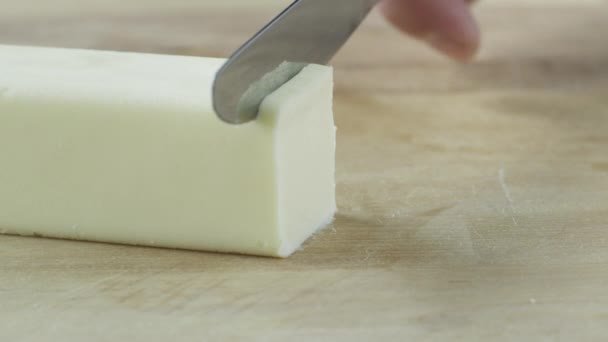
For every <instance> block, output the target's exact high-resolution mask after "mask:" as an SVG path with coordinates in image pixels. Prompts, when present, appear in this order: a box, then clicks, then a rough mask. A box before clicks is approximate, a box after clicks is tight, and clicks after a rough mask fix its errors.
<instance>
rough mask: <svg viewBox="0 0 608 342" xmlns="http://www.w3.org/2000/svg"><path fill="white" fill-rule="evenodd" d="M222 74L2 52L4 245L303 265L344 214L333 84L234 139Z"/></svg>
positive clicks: (142, 59)
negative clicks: (188, 252) (309, 242)
mask: <svg viewBox="0 0 608 342" xmlns="http://www.w3.org/2000/svg"><path fill="white" fill-rule="evenodd" d="M223 62H224V60H222V59H212V58H197V57H181V56H164V55H151V54H136V53H119V52H105V51H87V50H70V49H53V48H34V47H16V46H0V232H3V233H7V234H17V235H26V236H28V235H34V236H44V237H55V238H66V239H76V240H88V241H101V242H111V243H122V244H132V245H146V246H158V247H168V248H181V249H193V250H204V251H218V252H232V253H244V254H255V255H264V256H275V257H287V256H289V255H290V254H292V253H293V252H294V251H296V250H297V249H298V248H299V247H300V245H301V244H302V243H303V242H304V241H305V240H306V239H308V238H309V237H310V236H311V235H312V234H313V233H314V232H315V231H317V230H318V229H320V228H322V227H324V226H325V225H327V224H328V223H329V222H330V221H331V220H332V217H333V215H334V212H335V210H336V205H335V184H334V170H335V127H334V123H333V116H332V70H331V69H330V68H329V67H324V66H317V65H312V66H308V67H307V68H305V69H304V70H303V71H302V72H301V73H300V74H298V75H297V76H296V77H295V78H293V79H292V80H291V81H289V82H288V83H287V84H285V85H283V86H282V87H281V88H279V89H278V90H277V91H276V92H274V93H273V94H271V95H270V96H268V97H267V98H266V99H265V100H264V102H263V104H262V106H261V109H260V116H259V118H258V119H257V120H256V121H254V122H250V123H247V124H244V125H238V126H235V125H229V124H226V123H224V122H222V121H220V120H219V119H218V118H217V117H216V115H215V113H214V111H213V110H212V103H211V85H212V81H213V77H214V74H215V72H216V70H217V69H218V68H219V67H220V66H221V64H222V63H223ZM0 238H1V237H0Z"/></svg>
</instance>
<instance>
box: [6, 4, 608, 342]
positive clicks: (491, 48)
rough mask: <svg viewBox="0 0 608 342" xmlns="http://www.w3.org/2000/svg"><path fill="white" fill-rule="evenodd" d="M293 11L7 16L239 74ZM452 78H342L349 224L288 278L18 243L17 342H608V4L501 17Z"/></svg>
mask: <svg viewBox="0 0 608 342" xmlns="http://www.w3.org/2000/svg"><path fill="white" fill-rule="evenodd" d="M286 3H287V1H276V2H273V1H257V2H252V1H245V0H229V1H222V2H219V1H213V2H212V1H204V0H198V1H193V0H180V1H173V2H168V1H152V0H150V1H145V0H136V1H105V2H101V1H95V0H87V1H84V0H83V1H76V0H71V1H70V0H52V1H51V0H49V1H45V2H44V3H42V4H41V2H39V1H34V0H24V1H21V2H18V3H16V2H13V1H8V0H0V4H1V5H2V6H0V7H1V8H2V9H3V10H2V13H0V41H2V42H5V43H19V44H39V45H49V46H69V47H86V48H101V49H116V50H131V51H151V52H162V53H178V54H192V55H208V56H225V55H227V54H228V53H229V52H230V51H231V50H232V49H234V48H235V47H237V46H238V45H239V43H240V42H242V41H243V40H244V39H245V38H247V37H248V36H249V35H250V34H251V33H252V32H253V31H255V29H256V28H258V27H259V26H260V25H261V24H262V23H263V22H264V21H265V20H267V19H269V18H270V17H272V15H273V14H274V13H275V12H276V11H278V10H279V9H280V8H281V7H282V6H283V5H285V4H286ZM478 15H479V17H480V20H481V22H482V26H483V27H484V29H485V37H484V39H485V45H484V50H483V52H482V55H481V57H480V59H479V61H478V62H477V63H475V64H472V65H466V66H462V65H454V64H452V63H450V62H448V61H445V60H444V59H443V58H441V57H438V56H436V55H434V54H433V53H432V52H430V51H429V50H428V49H427V48H425V47H423V46H422V45H420V44H419V43H417V42H413V41H411V40H408V39H406V38H404V37H402V36H401V35H399V34H398V33H397V32H395V31H394V30H393V29H391V28H389V27H388V26H387V25H386V24H385V23H384V22H383V21H382V19H381V18H380V17H379V16H378V15H377V14H375V15H373V16H372V17H371V18H370V20H369V21H368V22H367V23H366V24H365V26H364V27H363V28H362V29H361V31H360V32H359V33H358V34H357V35H356V37H354V38H353V39H352V41H350V42H349V43H348V45H347V46H346V47H345V48H344V50H343V51H342V52H341V53H340V54H339V56H338V57H337V58H336V60H335V63H334V65H335V67H336V83H337V85H336V119H337V123H338V126H339V145H338V174H337V180H338V204H339V208H340V210H339V213H338V216H337V219H336V222H335V223H334V224H333V226H332V227H330V228H329V229H327V230H325V231H324V232H322V233H320V234H318V235H317V236H315V237H314V238H313V239H312V240H310V241H309V242H308V243H307V244H306V246H305V247H304V249H303V250H302V251H301V252H298V253H297V254H295V255H294V256H293V257H291V258H289V259H287V260H272V259H263V258H253V257H241V256H232V255H216V254H206V253H195V252H187V251H171V250H162V249H150V248H134V247H125V246H114V245H106V244H95V243H77V242H69V241H59V240H45V239H35V238H18V237H8V236H0V260H1V262H0V340H2V341H56V340H61V341H82V340H88V341H117V340H118V341H146V342H148V341H167V340H171V341H193V340H222V341H224V340H259V341H282V340H284V339H289V340H332V341H333V340H347V339H349V340H386V341H390V340H394V341H403V340H406V339H407V338H411V339H415V340H419V341H435V340H457V341H458V340H461V341H471V340H534V341H537V340H548V341H551V340H565V341H569V340H577V341H583V340H587V341H604V340H606V339H608V152H607V151H608V45H607V44H606V39H605V33H606V32H608V2H606V1H602V0H596V1H592V0H588V1H579V0H561V1H548V0H543V1H540V0H539V1H535V2H531V1H524V0H519V1H507V0H494V1H487V2H485V3H481V4H480V6H479V8H478Z"/></svg>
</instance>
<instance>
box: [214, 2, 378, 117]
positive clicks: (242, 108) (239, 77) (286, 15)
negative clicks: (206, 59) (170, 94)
mask: <svg viewBox="0 0 608 342" xmlns="http://www.w3.org/2000/svg"><path fill="white" fill-rule="evenodd" d="M378 1H379V0H296V1H294V2H293V3H292V4H291V5H290V6H289V7H287V8H286V9H285V10H284V11H283V12H281V13H280V14H279V15H278V16H277V17H276V18H274V19H273V20H272V21H270V23H268V24H267V25H266V26H265V27H264V28H263V29H262V30H260V31H259V32H258V33H257V34H255V35H254V36H253V38H251V39H249V40H248V41H247V42H246V43H245V44H244V45H243V46H241V47H240V48H239V49H238V50H236V52H235V53H234V54H233V55H232V56H231V57H230V58H229V59H228V61H227V62H226V63H225V64H224V65H223V66H222V67H221V68H220V70H219V71H218V72H217V74H216V77H215V80H214V83H213V107H214V109H215V112H216V114H217V115H218V117H219V118H220V119H221V120H223V121H225V122H227V123H230V124H242V123H246V122H249V121H252V120H255V119H256V117H257V115H258V110H259V107H260V104H261V103H262V101H263V100H264V98H265V97H266V96H267V95H269V94H271V93H272V92H274V91H275V90H277V89H278V88H279V87H281V86H282V85H283V84H285V83H286V82H287V81H289V80H290V79H291V78H293V77H294V76H295V75H297V74H298V73H299V72H300V71H301V70H302V69H303V68H304V67H305V66H306V65H308V64H312V63H314V64H327V63H328V62H329V61H330V60H331V58H332V57H333V56H334V55H335V54H336V52H337V51H338V50H339V49H340V48H341V47H342V45H344V43H346V41H347V40H348V38H349V37H350V36H351V35H352V34H353V32H354V31H355V30H356V29H357V27H359V25H360V24H361V22H362V21H363V19H365V17H366V16H367V14H368V13H369V12H370V10H371V9H372V8H373V7H374V5H375V4H376V3H377V2H378Z"/></svg>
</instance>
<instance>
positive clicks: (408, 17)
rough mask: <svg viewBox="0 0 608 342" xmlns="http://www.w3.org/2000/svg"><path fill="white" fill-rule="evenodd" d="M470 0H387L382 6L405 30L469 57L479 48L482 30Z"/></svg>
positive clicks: (459, 56) (456, 55)
mask: <svg viewBox="0 0 608 342" xmlns="http://www.w3.org/2000/svg"><path fill="white" fill-rule="evenodd" d="M470 2H472V1H467V0H385V1H384V2H383V3H382V4H381V8H382V10H383V12H384V14H385V15H386V17H387V18H388V19H389V20H390V21H391V22H392V23H393V24H394V25H395V26H397V27H398V28H400V29H401V30H403V31H405V32H407V33H409V34H411V35H413V36H414V37H417V38H418V39H421V40H424V41H426V42H428V43H429V44H430V45H431V46H433V47H435V48H436V49H437V50H439V51H441V52H443V53H445V54H447V55H448V56H450V57H452V58H455V59H458V60H461V61H466V60H469V59H471V58H472V57H473V56H474V55H475V53H476V52H477V50H478V49H479V42H480V32H479V28H478V27H477V23H476V22H475V19H474V18H473V15H472V14H471V11H470V9H469V6H468V3H470Z"/></svg>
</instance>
